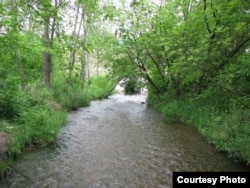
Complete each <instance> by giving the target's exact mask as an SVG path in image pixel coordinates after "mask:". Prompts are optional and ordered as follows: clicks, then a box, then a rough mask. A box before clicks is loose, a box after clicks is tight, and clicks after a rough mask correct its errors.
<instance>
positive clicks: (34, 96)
mask: <svg viewBox="0 0 250 188" xmlns="http://www.w3.org/2000/svg"><path fill="white" fill-rule="evenodd" d="M100 85H102V86H103V85H104V86H105V87H100ZM32 87H33V86H31V89H30V90H29V91H28V92H25V93H24V92H23V93H22V94H21V93H17V94H20V95H22V98H21V99H20V101H19V103H18V105H17V104H15V105H16V108H19V109H16V114H15V116H14V115H13V117H11V118H9V119H6V118H5V119H1V120H0V174H1V177H2V176H4V175H6V174H8V173H9V172H10V171H11V166H12V163H13V162H14V160H15V159H16V157H18V155H20V154H21V153H22V151H23V149H24V148H25V147H26V146H45V145H48V144H50V143H52V142H54V141H55V139H56V135H57V132H58V131H59V129H60V127H61V126H63V125H64V124H65V123H66V117H67V111H69V110H72V109H76V108H79V107H84V106H88V105H89V104H90V101H91V100H94V99H101V98H105V97H106V96H108V95H109V94H110V93H111V92H112V88H113V87H114V86H113V83H112V82H110V81H109V80H108V78H107V77H106V76H100V77H96V78H93V81H92V83H91V85H89V86H88V87H86V89H85V90H81V89H77V88H75V89H74V88H72V87H69V88H68V90H67V92H65V90H64V92H63V88H52V89H50V90H48V89H46V88H36V89H34V88H32ZM54 87H56V86H54ZM97 88H99V90H98V89H97ZM59 90H61V92H59ZM9 105H14V104H9Z"/></svg>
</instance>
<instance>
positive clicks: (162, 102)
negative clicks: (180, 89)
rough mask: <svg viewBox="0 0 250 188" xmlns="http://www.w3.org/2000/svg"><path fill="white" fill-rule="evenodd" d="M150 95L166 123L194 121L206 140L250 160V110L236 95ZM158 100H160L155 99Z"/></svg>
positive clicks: (225, 150) (239, 158)
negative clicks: (237, 99)
mask: <svg viewBox="0 0 250 188" xmlns="http://www.w3.org/2000/svg"><path fill="white" fill-rule="evenodd" d="M223 98H224V99H219V98H218V97H217V98H215V96H214V97H212V96H210V98H195V97H194V98H192V99H189V100H184V99H182V100H177V99H173V98H171V97H169V96H162V97H161V98H158V99H156V98H151V99H150V97H149V101H148V102H149V104H153V105H154V106H155V107H156V108H157V109H158V110H159V111H160V112H161V114H162V117H163V119H164V120H165V121H166V122H167V123H186V124H191V125H194V126H195V127H196V128H197V130H198V131H199V132H200V133H201V134H202V135H203V136H204V137H205V138H206V140H207V141H208V142H209V143H210V144H212V145H214V146H215V148H216V149H217V150H219V151H222V152H224V153H227V154H228V156H229V157H230V158H232V159H233V160H235V161H239V162H242V163H245V164H247V165H249V164H250V110H249V109H245V108H243V107H242V106H239V105H238V104H237V103H235V101H234V100H233V99H230V98H229V97H228V96H224V97H223ZM156 101H157V102H156Z"/></svg>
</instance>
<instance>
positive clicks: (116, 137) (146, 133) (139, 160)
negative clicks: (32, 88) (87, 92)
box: [0, 93, 249, 188]
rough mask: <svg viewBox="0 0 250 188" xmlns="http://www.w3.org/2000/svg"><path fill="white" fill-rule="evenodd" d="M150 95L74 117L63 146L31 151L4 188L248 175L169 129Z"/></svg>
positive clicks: (196, 139) (61, 137)
mask: <svg viewBox="0 0 250 188" xmlns="http://www.w3.org/2000/svg"><path fill="white" fill-rule="evenodd" d="M145 101H146V96H145V95H132V96H124V95H123V94H121V93H120V94H119V93H118V94H115V95H113V96H110V97H109V98H108V99H104V100H100V101H94V102H92V103H91V106H90V107H87V108H80V109H79V110H77V111H74V112H71V113H69V115H68V122H67V125H66V126H64V127H62V129H61V131H60V132H59V134H58V139H57V141H56V142H55V143H54V144H52V145H50V146H47V147H43V148H35V147H33V148H32V147H30V148H27V149H26V150H25V152H24V153H23V154H22V155H21V156H20V157H19V158H18V160H17V161H16V162H15V165H14V167H13V172H12V174H11V175H10V176H9V177H6V178H5V179H3V180H1V182H0V187H3V188H5V187H6V188H9V187H10V188H13V187H16V188H27V187H32V188H33V187H34V188H40V187H41V188H43V187H48V188H54V187H55V188H56V187H58V188H78V187H79V188H85V187H86V188H95V187H96V188H99V187H101V188H102V187H103V188H106V187H108V188H118V187H121V188H123V187H124V188H152V187H155V188H168V187H172V172H173V171H248V170H249V169H246V167H244V166H241V165H239V164H235V163H233V162H232V161H230V160H229V159H228V158H227V157H226V156H225V155H223V154H220V153H218V152H216V151H215V150H214V148H213V147H212V146H210V145H209V144H208V143H207V142H206V141H205V140H204V139H203V138H202V136H201V135H200V134H198V133H197V131H196V130H195V129H194V127H192V126H188V125H171V124H165V123H164V122H163V120H162V118H161V116H160V114H159V113H158V112H156V111H155V110H153V109H150V108H147V107H146V104H145V103H144V102H145Z"/></svg>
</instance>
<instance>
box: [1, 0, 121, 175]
mask: <svg viewBox="0 0 250 188" xmlns="http://www.w3.org/2000/svg"><path fill="white" fill-rule="evenodd" d="M96 3H97V1H89V2H85V4H83V2H81V1H79V2H75V3H73V2H71V1H69V2H66V1H60V0H59V1H58V0H56V1H53V2H52V1H50V0H48V1H39V2H36V1H29V0H27V1H22V0H20V1H19V0H17V1H2V2H1V3H0V14H1V17H0V61H1V62H0V133H3V134H1V135H6V136H5V137H2V138H0V177H1V176H2V175H4V174H7V173H8V172H10V171H11V166H12V163H13V161H14V160H15V158H16V157H17V156H18V155H19V154H20V153H21V152H22V151H23V149H24V148H25V147H27V146H44V145H48V144H50V143H52V142H54V140H55V138H56V135H57V132H58V130H59V129H60V127H61V126H62V125H65V123H66V119H67V118H66V117H67V112H68V111H71V110H75V109H77V108H79V107H84V106H88V105H89V104H90V102H91V100H94V99H101V98H105V97H107V96H108V95H109V94H110V93H111V92H112V91H113V88H114V86H115V85H116V83H117V80H114V79H110V78H109V77H108V74H107V71H105V70H104V69H103V66H102V60H101V59H100V58H99V57H98V55H97V53H98V52H97V51H96V50H95V49H94V48H95V46H97V42H96V41H97V40H100V41H102V38H101V37H98V36H99V35H100V33H99V32H101V30H97V28H96V27H94V26H92V27H91V31H90V24H91V23H94V21H95V19H96V18H97V17H95V16H94V15H93V17H88V15H87V14H92V13H93V11H94V10H96V8H97V7H96V6H97V4H96ZM65 10H67V11H69V12H67V13H64V11H65ZM85 11H87V13H86V14H85ZM66 14H69V15H71V16H73V17H68V15H66ZM83 14H85V17H84V19H83ZM66 23H67V24H68V27H71V28H70V29H68V30H66V29H67V28H65V27H66V26H65V25H64V24H66ZM93 33H95V35H97V36H96V37H95V38H93ZM103 40H104V39H103Z"/></svg>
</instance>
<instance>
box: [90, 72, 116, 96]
mask: <svg viewBox="0 0 250 188" xmlns="http://www.w3.org/2000/svg"><path fill="white" fill-rule="evenodd" d="M116 84H117V82H116V81H113V80H111V79H110V78H109V77H108V76H106V75H100V76H96V77H93V78H92V79H91V80H90V85H89V86H88V87H87V92H88V94H89V95H90V97H91V99H92V100H94V99H103V98H107V97H108V96H109V95H110V94H111V93H112V92H113V90H114V88H115V86H116Z"/></svg>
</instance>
